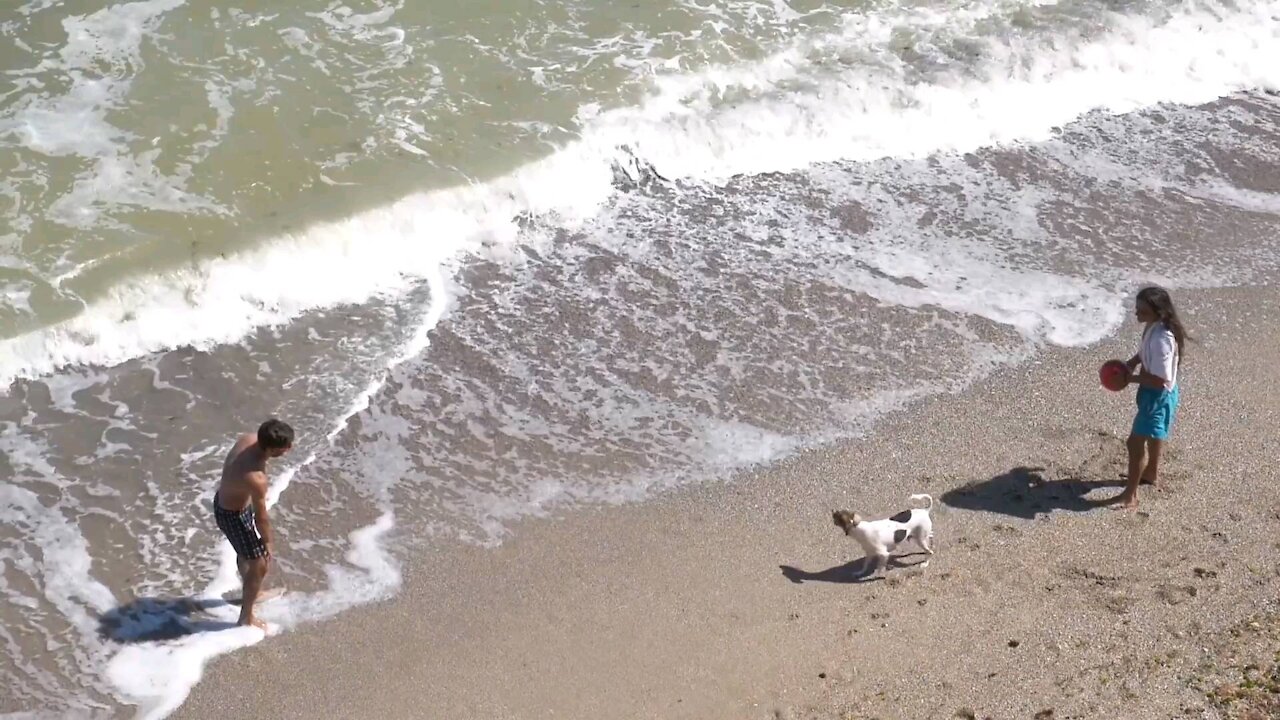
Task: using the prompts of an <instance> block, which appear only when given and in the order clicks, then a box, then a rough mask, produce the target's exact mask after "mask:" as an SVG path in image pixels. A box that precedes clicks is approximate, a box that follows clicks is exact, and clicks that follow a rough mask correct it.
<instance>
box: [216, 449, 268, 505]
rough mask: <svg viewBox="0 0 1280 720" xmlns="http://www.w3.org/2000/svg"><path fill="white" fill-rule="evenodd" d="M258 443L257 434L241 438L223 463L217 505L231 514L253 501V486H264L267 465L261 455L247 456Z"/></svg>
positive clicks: (252, 454)
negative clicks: (247, 451) (230, 511)
mask: <svg viewBox="0 0 1280 720" xmlns="http://www.w3.org/2000/svg"><path fill="white" fill-rule="evenodd" d="M257 442H258V438H257V436H256V435H252V434H249V433H246V434H244V435H241V436H240V437H239V438H238V439H237V440H236V443H235V445H232V446H231V451H230V452H228V453H227V459H226V461H225V462H224V463H223V464H222V480H221V482H219V483H218V495H217V497H218V504H219V505H221V506H222V507H223V508H225V509H227V510H232V511H239V510H243V509H245V508H246V507H248V506H249V504H250V503H251V502H253V494H254V492H253V491H254V488H255V486H259V485H263V484H265V483H266V474H265V471H266V462H265V460H264V459H263V457H262V455H261V453H246V452H245V450H248V449H249V448H252V447H253V446H254V445H256V444H257Z"/></svg>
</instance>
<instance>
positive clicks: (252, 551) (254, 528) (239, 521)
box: [213, 494, 267, 558]
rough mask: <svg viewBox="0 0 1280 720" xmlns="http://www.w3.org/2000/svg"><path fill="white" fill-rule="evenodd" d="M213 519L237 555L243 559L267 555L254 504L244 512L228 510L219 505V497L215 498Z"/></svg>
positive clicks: (215, 496)
mask: <svg viewBox="0 0 1280 720" xmlns="http://www.w3.org/2000/svg"><path fill="white" fill-rule="evenodd" d="M213 518H214V520H216V521H217V523H218V529H219V530H221V531H222V534H223V535H226V536H227V541H228V542H230V543H231V547H232V548H234V549H235V551H236V555H237V556H238V557H242V558H260V557H264V556H265V555H266V554H267V545H266V543H264V542H262V538H261V537H259V536H258V525H257V523H256V522H255V520H256V517H255V515H254V512H253V504H252V503H251V504H249V506H248V507H246V508H245V509H243V510H227V509H226V508H224V507H222V505H221V504H219V503H218V496H217V494H215V495H214V496H213Z"/></svg>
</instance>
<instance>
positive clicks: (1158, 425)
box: [1133, 385, 1178, 440]
mask: <svg viewBox="0 0 1280 720" xmlns="http://www.w3.org/2000/svg"><path fill="white" fill-rule="evenodd" d="M1137 401H1138V414H1137V415H1135V416H1134V418H1133V434H1134V435H1140V436H1142V437H1149V438H1153V439H1155V440H1167V439H1168V438H1169V430H1171V429H1172V428H1173V418H1174V416H1175V415H1177V413H1178V386H1177V385H1174V386H1173V389H1172V390H1164V389H1159V390H1158V389H1156V388H1153V387H1147V386H1146V385H1143V386H1142V387H1140V388H1138V399H1137Z"/></svg>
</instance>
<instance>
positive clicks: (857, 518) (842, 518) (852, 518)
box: [831, 510, 862, 535]
mask: <svg viewBox="0 0 1280 720" xmlns="http://www.w3.org/2000/svg"><path fill="white" fill-rule="evenodd" d="M831 521H832V522H834V523H835V524H836V527H838V528H840V529H841V530H844V534H845V535H848V534H849V533H851V532H853V528H854V527H856V526H857V525H858V523H860V522H862V516H861V515H858V514H857V513H855V512H849V511H848V510H836V511H835V512H833V513H831Z"/></svg>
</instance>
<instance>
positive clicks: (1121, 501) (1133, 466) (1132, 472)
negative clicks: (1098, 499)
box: [1113, 435, 1148, 510]
mask: <svg viewBox="0 0 1280 720" xmlns="http://www.w3.org/2000/svg"><path fill="white" fill-rule="evenodd" d="M1147 439H1148V438H1145V437H1142V436H1141V435H1130V436H1129V440H1128V442H1126V443H1125V447H1127V448H1128V450H1129V474H1128V476H1127V477H1126V479H1125V487H1124V492H1122V493H1120V495H1118V496H1117V497H1116V499H1115V500H1113V502H1114V503H1115V504H1116V506H1117V507H1118V508H1119V509H1121V510H1132V509H1134V508H1136V507H1138V481H1139V480H1140V479H1141V477H1142V464H1143V460H1144V459H1145V458H1144V455H1145V454H1146V449H1147Z"/></svg>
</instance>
